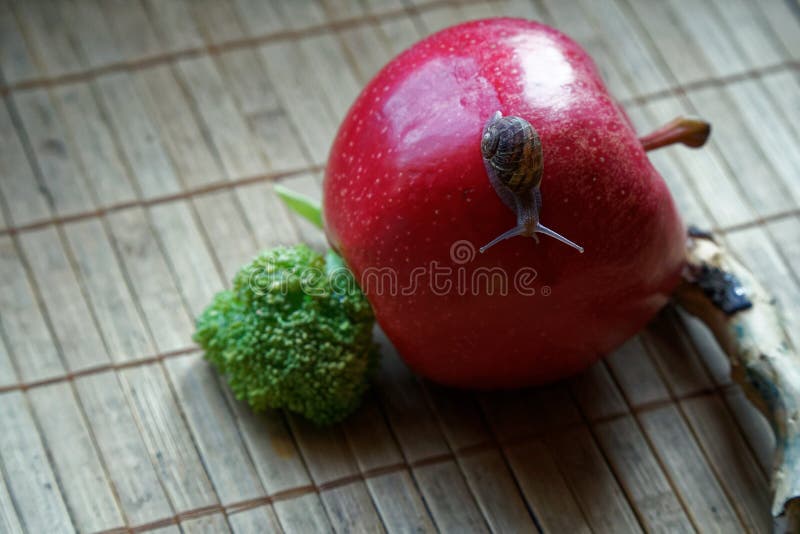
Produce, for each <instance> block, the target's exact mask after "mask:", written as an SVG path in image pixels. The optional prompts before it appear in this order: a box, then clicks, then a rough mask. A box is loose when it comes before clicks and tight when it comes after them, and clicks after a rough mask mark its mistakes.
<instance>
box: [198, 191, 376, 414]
mask: <svg viewBox="0 0 800 534" xmlns="http://www.w3.org/2000/svg"><path fill="white" fill-rule="evenodd" d="M279 194H280V195H281V196H282V198H283V197H285V196H287V195H288V196H290V197H291V202H287V204H289V205H290V207H292V209H295V211H298V213H301V214H303V215H304V216H306V218H309V220H311V221H312V222H318V221H321V218H320V215H319V213H320V212H319V207H318V206H314V204H313V203H312V202H311V201H310V200H308V199H305V198H304V197H301V196H299V195H296V194H294V193H291V192H288V191H287V190H283V189H282V190H281V191H280V193H279ZM285 200H286V199H285ZM292 203H295V205H294V206H293V205H292ZM298 203H299V204H298ZM298 205H299V206H300V208H301V209H297V206H298ZM304 212H305V213H304ZM308 214H311V215H312V217H308ZM314 218H316V221H315V220H314ZM374 324H375V318H374V315H373V313H372V308H371V307H370V305H369V302H367V299H366V297H365V296H364V294H363V293H362V292H361V290H360V289H359V288H358V285H357V284H356V282H355V279H354V277H353V274H352V273H351V272H350V271H349V270H347V268H346V267H345V266H344V262H343V261H342V259H341V257H339V256H338V255H337V254H336V253H335V252H333V251H328V253H327V255H326V256H325V257H323V256H322V255H321V254H319V253H317V252H314V251H313V250H311V249H309V248H308V247H307V246H305V245H297V246H294V247H276V248H274V249H271V250H266V251H264V252H262V253H261V254H260V255H259V256H258V257H256V258H255V259H254V260H253V261H252V262H250V263H249V264H247V265H245V266H243V267H242V268H241V269H240V270H239V272H238V273H237V274H236V276H235V277H234V280H233V287H232V289H230V290H227V291H221V292H219V293H217V295H216V296H215V297H214V300H213V301H212V302H211V304H210V305H209V306H208V307H207V308H206V309H205V311H203V313H202V314H201V315H200V317H198V319H197V331H196V332H195V334H194V340H195V341H197V342H198V343H199V344H200V346H201V347H203V349H205V357H206V359H207V360H208V361H210V362H211V363H212V364H213V365H214V366H215V367H216V368H217V369H218V370H219V372H220V373H222V374H223V375H225V376H226V378H227V380H228V383H229V384H230V387H231V390H232V391H233V393H234V394H235V396H236V398H237V399H240V400H246V401H247V402H248V403H249V404H250V406H251V407H252V408H253V409H254V410H256V411H260V410H263V409H265V408H283V409H286V410H289V411H292V412H296V413H299V414H301V415H303V416H304V417H306V418H307V419H309V420H311V421H313V422H314V423H317V424H318V425H329V424H332V423H336V422H338V421H341V420H342V419H344V418H345V417H346V416H348V415H349V414H350V413H352V412H353V411H354V410H355V409H356V408H357V407H358V405H359V403H360V401H361V397H362V396H363V394H364V392H365V391H366V390H367V388H368V387H369V381H370V378H371V376H372V375H373V374H374V371H375V369H376V367H377V362H378V349H377V345H376V344H375V343H373V341H372V328H373V326H374Z"/></svg>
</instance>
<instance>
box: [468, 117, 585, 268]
mask: <svg viewBox="0 0 800 534" xmlns="http://www.w3.org/2000/svg"><path fill="white" fill-rule="evenodd" d="M481 154H482V155H483V163H484V166H485V167H486V174H487V175H488V176H489V182H490V183H491V184H492V187H493V188H494V190H495V192H496V193H497V195H498V196H499V197H500V199H501V200H502V201H503V203H504V204H505V205H506V206H508V207H509V209H511V211H513V212H514V213H515V214H516V215H517V225H516V226H515V227H514V228H511V229H510V230H508V231H507V232H504V233H502V234H500V235H499V236H497V237H496V238H494V239H493V240H491V241H490V242H489V243H487V244H486V245H485V246H483V247H481V249H480V251H481V252H485V251H486V250H487V249H488V248H490V247H492V246H494V245H496V244H497V243H499V242H500V241H503V240H505V239H508V238H510V237H515V236H526V237H532V238H533V239H534V240H535V241H536V242H537V243H538V242H539V238H538V237H537V236H536V234H537V233H539V234H544V235H548V236H550V237H552V238H554V239H558V240H559V241H561V242H562V243H564V244H566V245H569V246H571V247H572V248H574V249H576V250H578V251H579V252H583V247H581V246H579V245H577V244H575V243H573V242H572V241H570V240H569V239H567V238H566V237H564V236H562V235H560V234H558V233H556V232H554V231H553V230H551V229H549V228H547V227H546V226H544V225H543V224H541V223H540V222H539V212H540V211H541V207H542V195H541V192H540V190H539V186H540V185H541V183H542V170H543V167H544V165H543V157H542V142H541V140H540V139H539V134H538V133H537V132H536V130H535V129H534V128H533V126H531V124H530V123H529V122H528V121H526V120H525V119H523V118H522V117H516V116H513V115H509V116H505V117H504V116H503V114H502V113H501V112H499V111H498V112H496V113H495V114H494V115H493V116H492V117H491V118H490V119H489V120H488V121H487V122H486V126H484V128H483V134H482V137H481Z"/></svg>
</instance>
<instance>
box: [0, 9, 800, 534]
mask: <svg viewBox="0 0 800 534" xmlns="http://www.w3.org/2000/svg"><path fill="white" fill-rule="evenodd" d="M500 14H507V15H516V16H523V17H528V18H535V19H538V20H542V21H544V22H546V23H548V24H552V25H554V26H556V27H559V28H561V29H563V30H565V31H566V32H568V33H569V34H570V35H572V36H573V37H574V38H576V39H577V40H579V41H580V42H581V43H582V44H583V45H584V46H585V47H586V48H587V49H588V50H589V52H590V53H591V54H592V55H593V56H594V58H595V59H596V61H597V62H598V64H599V66H600V68H601V69H602V71H603V73H604V76H605V78H606V79H607V81H608V84H609V86H610V89H611V91H612V92H613V93H614V94H615V95H616V96H617V97H618V98H620V99H621V100H622V102H623V103H624V104H625V106H626V107H627V109H628V110H629V112H630V114H631V117H632V119H633V120H634V122H635V123H636V124H637V126H638V127H639V128H640V130H641V131H642V132H645V131H647V130H648V129H650V128H652V127H654V126H655V125H657V124H659V123H662V122H665V121H666V120H668V119H670V118H672V117H673V116H676V115H678V114H685V113H694V114H698V115H701V116H703V117H705V118H707V119H709V120H710V121H711V122H712V123H713V124H714V127H715V130H714V134H713V136H712V141H711V142H710V144H709V145H708V146H707V147H706V148H704V149H703V150H700V151H689V150H687V149H681V148H676V149H672V148H669V149H665V150H663V151H659V152H657V153H653V154H652V159H653V161H654V163H655V164H656V166H657V167H658V168H659V170H660V171H661V172H662V173H663V175H664V176H665V177H666V179H667V180H668V182H669V185H670V188H671V189H672V192H673V194H674V196H675V197H676V198H677V201H678V203H679V205H680V209H681V211H682V213H683V214H684V215H685V218H686V220H687V221H691V222H693V223H695V224H698V225H700V226H702V227H706V228H713V229H715V230H716V231H718V232H720V234H721V235H722V236H723V240H724V241H725V243H726V244H727V245H728V246H729V247H730V248H731V249H732V250H733V251H735V252H736V254H738V255H739V257H740V258H741V259H742V260H743V261H744V262H745V263H746V264H748V265H749V266H750V267H752V268H753V269H755V270H756V271H757V272H758V273H759V276H761V277H762V279H763V280H764V281H765V282H766V283H767V285H768V286H769V287H770V288H771V289H772V290H774V291H775V293H776V294H777V295H779V297H780V300H781V303H782V305H783V307H784V309H785V311H786V315H787V321H788V326H789V329H790V330H791V333H792V335H793V336H794V341H795V342H796V343H797V344H798V345H800V219H799V218H798V215H799V214H800V150H798V146H800V126H798V125H800V78H799V77H798V76H800V74H799V71H798V60H800V23H799V22H798V21H799V19H798V6H797V4H796V3H791V2H786V1H784V0H761V1H759V2H754V1H750V0H705V1H696V0H667V1H662V0H574V1H562V0H512V1H497V0H495V1H489V2H484V1H469V2H463V3H461V2H455V1H437V0H432V1H425V0H420V1H418V2H410V1H405V0H369V1H368V2H365V3H363V4H362V3H359V2H356V1H349V0H321V1H319V2H315V1H311V0H303V1H291V2H290V1H288V0H287V1H284V2H277V1H276V2H273V3H269V2H264V1H260V0H141V1H140V0H69V1H68V0H64V1H59V0H16V1H14V0H0V71H1V72H2V80H1V81H0V83H2V95H3V105H2V107H0V202H1V206H0V207H2V218H0V470H1V472H2V477H0V532H20V531H27V532H35V533H40V532H48V533H49V532H69V531H72V530H77V531H81V532H96V531H107V530H115V531H126V530H133V531H145V530H153V531H156V530H157V531H159V532H178V531H184V532H225V531H234V532H271V531H286V532H309V531H328V530H337V531H369V532H375V531H381V530H384V529H385V530H387V531H412V530H414V531H433V530H437V529H438V530H443V531H450V532H466V531H471V532H481V531H493V532H517V531H534V530H537V529H539V530H543V531H546V532H556V533H561V532H569V533H572V532H588V531H596V532H612V531H613V532H628V531H630V532H635V531H642V530H646V531H676V532H677V531H692V530H698V531H703V532H713V531H719V532H741V531H753V532H766V531H769V529H770V528H771V520H770V518H769V512H768V507H769V504H768V482H767V474H768V470H769V467H770V455H771V449H772V446H773V443H772V441H771V436H770V432H769V429H768V426H767V424H766V422H765V421H764V420H763V419H762V418H761V417H760V416H759V415H758V414H757V413H756V412H755V411H754V410H753V409H752V408H751V407H750V406H749V404H748V403H747V401H746V400H745V399H744V397H743V395H742V393H741V391H740V389H739V388H738V387H736V386H735V385H732V384H731V382H730V380H729V378H728V366H727V363H726V362H725V359H724V358H723V357H722V355H721V353H720V351H719V349H718V348H717V346H716V345H715V343H714V342H713V340H712V339H711V338H710V336H709V334H708V333H707V332H706V331H705V330H704V329H703V328H701V327H700V326H699V325H698V324H697V323H696V322H695V321H694V320H693V319H690V318H688V317H686V316H684V315H683V314H682V313H681V312H679V311H675V310H671V309H670V310H666V311H665V312H663V313H662V314H661V315H660V316H659V317H658V318H657V320H655V321H654V322H653V324H652V325H651V326H650V327H649V328H648V329H647V330H646V331H645V332H643V333H642V334H640V335H639V336H637V337H636V338H634V339H632V340H630V341H629V342H628V343H627V344H625V345H624V346H623V347H622V348H621V349H619V350H618V351H617V352H615V353H614V354H611V355H610V356H609V357H608V358H607V359H606V360H605V361H602V362H600V363H599V364H597V365H595V366H594V367H593V368H592V369H590V370H589V371H588V372H586V373H585V374H584V375H582V376H578V377H576V378H575V379H573V380H570V381H568V382H565V383H559V384H555V385H552V386H550V387H546V388H539V389H533V390H524V391H517V392H512V393H498V394H466V393H454V392H452V391H447V390H444V389H441V388H438V387H435V386H433V385H430V384H428V383H424V382H422V381H420V380H418V379H416V378H414V377H413V376H411V375H410V373H409V372H408V370H407V369H406V368H405V367H404V366H403V364H402V363H401V362H400V360H398V359H397V357H396V355H395V354H394V353H393V352H392V350H391V348H390V347H388V345H387V346H386V347H385V348H386V350H385V351H384V352H385V357H384V360H383V367H382V369H381V371H380V376H379V378H378V381H377V382H378V383H377V385H376V387H375V388H374V391H373V392H372V393H371V395H370V396H369V398H368V399H367V400H366V402H365V403H364V407H363V409H362V410H361V411H359V412H358V413H357V414H356V415H355V416H354V417H353V418H351V419H350V420H348V421H347V422H346V423H345V424H343V425H341V426H339V427H336V428H334V429H332V430H328V431H319V430H316V429H314V428H312V427H310V426H308V425H307V424H304V423H303V422H302V421H300V420H299V419H296V418H295V417H292V416H285V415H283V414H281V413H274V412H273V413H267V414H266V415H263V416H254V415H252V414H251V413H250V412H249V410H248V409H247V408H246V407H245V406H243V405H241V404H240V403H238V402H236V401H234V400H233V398H232V397H231V395H230V393H229V391H228V390H227V389H226V387H224V385H222V383H221V382H220V380H219V378H218V377H217V376H216V374H215V373H214V372H212V370H211V369H210V368H209V367H208V365H207V364H206V363H205V362H204V361H203V360H202V358H201V355H200V353H199V352H198V351H197V349H196V347H195V346H194V345H193V344H192V342H191V339H190V336H191V334H192V331H193V317H194V316H195V315H196V314H197V313H198V312H199V311H200V310H201V309H202V307H203V306H204V305H205V304H206V303H207V302H208V301H209V299H210V298H211V295H212V294H213V293H214V292H215V291H217V290H219V289H221V288H223V287H224V286H225V285H226V284H227V283H228V281H229V280H230V279H231V277H232V275H233V273H234V272H235V270H236V269H237V267H238V266H239V265H240V264H242V263H244V262H245V261H247V260H249V259H250V258H251V257H252V256H253V255H254V253H255V252H256V251H257V250H258V249H260V248H262V247H267V246H272V245H275V244H277V243H294V242H297V241H298V240H304V241H307V242H310V243H312V244H316V245H322V244H323V239H322V236H321V235H320V234H319V233H318V232H316V231H315V230H314V229H312V228H311V227H310V226H308V225H306V224H304V223H303V222H301V221H298V220H297V219H295V218H293V217H292V216H290V215H289V214H288V213H287V212H286V211H285V210H284V209H283V207H282V206H281V205H280V204H279V203H278V202H277V200H276V197H275V195H274V194H273V192H272V184H273V183H275V182H276V181H280V182H281V183H284V184H286V185H287V186H289V187H292V188H294V189H298V190H301V191H305V192H309V193H311V194H314V195H319V189H320V186H319V184H320V171H321V169H322V165H324V162H325V158H326V153H327V150H328V147H329V146H330V143H331V140H332V138H333V136H334V133H335V129H336V126H337V124H338V123H339V121H340V120H341V119H342V117H343V115H344V113H345V112H346V110H347V108H348V106H349V104H350V103H351V101H352V100H353V99H354V97H355V95H356V94H357V92H358V90H359V88H360V87H361V86H363V85H364V84H365V83H366V81H367V80H368V79H369V78H370V77H371V76H372V75H373V74H374V73H375V72H376V71H377V70H378V69H379V68H380V67H381V66H382V65H383V64H384V63H385V62H386V61H388V59H389V58H390V57H391V56H392V55H394V54H395V53H397V52H399V51H400V50H402V49H403V48H405V47H407V46H408V45H410V44H411V43H413V42H414V41H416V40H418V39H420V38H421V37H423V36H425V35H427V34H429V33H431V32H433V31H435V30H438V29H440V28H442V27H444V26H447V25H450V24H454V23H456V22H459V21H462V20H467V19H471V18H478V17H484V16H491V15H500ZM384 345H386V343H384Z"/></svg>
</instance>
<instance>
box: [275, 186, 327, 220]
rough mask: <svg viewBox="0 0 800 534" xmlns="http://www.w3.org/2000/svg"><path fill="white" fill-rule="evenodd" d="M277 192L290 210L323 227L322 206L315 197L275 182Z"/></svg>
mask: <svg viewBox="0 0 800 534" xmlns="http://www.w3.org/2000/svg"><path fill="white" fill-rule="evenodd" d="M275 192H276V193H277V194H278V196H279V197H280V198H281V200H283V203H284V204H286V206H288V207H289V209H290V210H292V211H294V212H295V213H296V214H298V215H300V216H301V217H303V218H304V219H305V220H307V221H308V222H310V223H311V224H313V225H314V226H316V227H317V228H319V229H320V230H321V229H322V206H321V205H320V203H319V202H317V201H315V200H314V199H312V198H310V197H307V196H306V195H303V194H300V193H298V192H297V191H292V190H291V189H287V188H286V187H283V186H282V185H280V184H275Z"/></svg>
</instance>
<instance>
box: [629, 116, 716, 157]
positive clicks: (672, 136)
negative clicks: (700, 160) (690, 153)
mask: <svg viewBox="0 0 800 534" xmlns="http://www.w3.org/2000/svg"><path fill="white" fill-rule="evenodd" d="M710 134H711V124H709V123H707V122H706V121H704V120H702V119H696V118H689V117H677V118H675V119H673V120H671V121H670V122H668V123H667V124H665V125H664V126H662V127H661V128H658V129H657V130H655V131H654V132H651V133H649V134H647V135H645V136H642V137H640V138H639V141H640V142H641V143H642V146H643V147H644V149H645V151H648V152H649V151H650V150H655V149H657V148H661V147H665V146H669V145H672V144H675V143H683V144H684V145H686V146H690V147H692V148H698V147H701V146H703V145H704V144H705V143H706V141H707V140H708V136H709V135H710Z"/></svg>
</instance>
